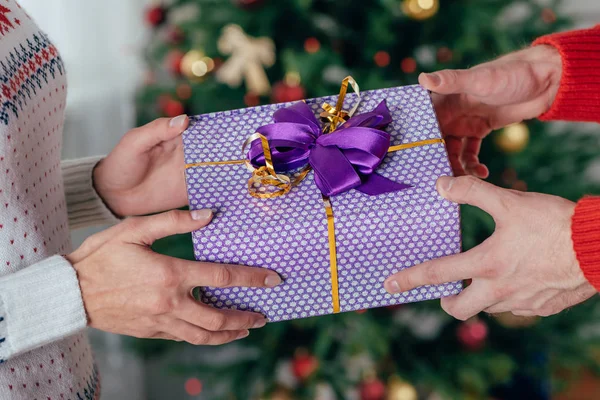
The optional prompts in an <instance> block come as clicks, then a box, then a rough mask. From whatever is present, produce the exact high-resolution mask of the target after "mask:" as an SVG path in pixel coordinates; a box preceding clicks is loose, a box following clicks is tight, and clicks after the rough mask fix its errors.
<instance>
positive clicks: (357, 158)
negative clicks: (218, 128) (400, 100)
mask: <svg viewBox="0 0 600 400" xmlns="http://www.w3.org/2000/svg"><path fill="white" fill-rule="evenodd" d="M273 117H274V119H275V123H273V124H269V125H265V126H262V127H260V128H258V129H257V132H258V133H261V134H262V135H264V136H265V137H266V138H267V139H268V141H269V147H270V149H271V156H272V159H273V166H274V168H275V170H276V171H277V172H288V171H292V170H295V169H297V168H300V167H303V166H305V165H306V164H307V163H308V164H310V166H311V167H312V169H313V170H314V171H315V183H316V184H317V187H318V188H319V189H320V190H321V192H322V193H323V194H324V195H325V196H335V195H337V194H340V193H344V192H347V191H348V190H351V189H356V190H359V191H360V192H362V193H365V194H368V195H370V196H376V195H379V194H382V193H389V192H397V191H400V190H404V189H407V188H409V187H411V186H410V185H407V184H404V183H398V182H394V181H392V180H390V179H388V178H385V177H383V176H381V175H378V174H377V173H375V170H376V169H377V167H378V166H379V165H380V164H381V162H382V161H383V158H384V157H385V155H386V154H387V152H388V149H389V147H390V142H391V136H390V134H389V133H387V132H386V131H384V129H385V127H387V126H388V125H389V124H390V123H391V122H392V117H391V115H390V111H389V110H388V108H387V105H386V103H385V100H384V101H382V102H381V103H380V104H379V105H378V106H377V107H376V108H375V109H374V110H373V111H371V112H367V113H364V114H359V115H356V116H354V117H352V118H350V119H349V120H348V121H346V122H345V123H343V124H342V125H341V126H340V127H339V128H338V129H336V130H335V131H333V132H331V133H328V134H324V133H323V132H322V130H321V127H320V125H319V122H318V121H317V118H316V117H315V115H314V114H313V112H312V110H311V109H310V107H309V106H308V105H307V104H306V103H304V102H299V103H296V104H294V105H292V106H290V107H287V108H282V109H280V110H277V111H276V112H275V114H274V115H273ZM248 158H249V160H250V162H251V163H252V165H253V166H255V167H260V166H264V165H265V156H264V153H263V149H262V145H261V143H260V140H256V141H254V142H253V143H252V145H251V147H250V151H249V153H248Z"/></svg>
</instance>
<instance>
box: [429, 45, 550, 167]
mask: <svg viewBox="0 0 600 400" xmlns="http://www.w3.org/2000/svg"><path fill="white" fill-rule="evenodd" d="M561 75H562V60H561V57H560V54H559V53H558V51H557V50H556V49H555V48H554V47H551V46H546V45H542V46H534V47H530V48H527V49H525V50H521V51H517V52H515V53H511V54H508V55H506V56H504V57H500V58H498V59H497V60H494V61H491V62H488V63H485V64H481V65H478V66H476V67H473V68H471V69H467V70H444V71H438V72H435V73H432V74H421V76H419V83H420V84H421V85H423V86H424V87H425V88H426V89H428V90H430V91H432V92H433V95H432V97H433V103H434V106H435V109H436V112H437V115H438V119H439V121H440V126H441V128H442V132H443V134H444V137H445V139H446V146H447V147H448V153H449V156H450V162H451V164H452V168H453V170H454V172H455V174H456V175H465V174H470V175H475V176H477V177H480V178H486V177H487V176H488V174H489V172H488V169H487V167H486V166H485V165H483V164H481V163H480V162H479V149H480V146H481V141H482V139H483V138H485V137H486V136H487V135H488V134H489V133H490V132H491V131H492V130H495V129H499V128H502V127H505V126H507V125H510V124H513V123H517V122H521V121H523V120H526V119H532V118H536V117H538V116H540V115H541V114H543V113H544V112H546V111H548V110H549V109H550V107H551V105H552V103H553V102H554V98H555V97H556V93H557V92H558V88H559V84H560V79H561Z"/></svg>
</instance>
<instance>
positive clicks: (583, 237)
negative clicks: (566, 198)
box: [571, 197, 600, 291]
mask: <svg viewBox="0 0 600 400" xmlns="http://www.w3.org/2000/svg"><path fill="white" fill-rule="evenodd" d="M599 227H600V197H586V198H583V199H581V200H580V201H579V202H578V203H577V205H576V206H575V213H574V214H573V220H572V225H571V231H572V238H573V249H574V250H575V254H576V255H577V260H578V261H579V266H580V267H581V269H582V271H583V274H584V275H585V277H586V279H587V280H588V281H589V282H590V283H591V284H592V285H593V286H594V287H595V288H596V290H598V291H600V234H599V233H598V228H599Z"/></svg>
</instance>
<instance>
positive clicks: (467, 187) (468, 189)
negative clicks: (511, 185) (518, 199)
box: [436, 176, 517, 221]
mask: <svg viewBox="0 0 600 400" xmlns="http://www.w3.org/2000/svg"><path fill="white" fill-rule="evenodd" d="M436 188H437V190H438V192H439V193H440V195H442V196H443V197H444V198H446V199H448V200H450V201H453V202H455V203H458V204H469V205H472V206H475V207H478V208H480V209H482V210H483V211H485V212H487V213H488V214H490V215H491V216H492V217H494V219H495V220H496V221H497V220H498V219H499V218H501V217H502V216H504V215H506V213H508V211H509V209H508V207H509V206H510V204H511V201H513V200H514V198H515V196H517V195H516V192H514V191H510V190H507V189H502V188H499V187H497V186H494V185H492V184H491V183H487V182H485V181H482V180H481V179H477V178H475V177H472V176H461V177H458V178H453V177H449V176H442V177H440V178H439V179H438V181H437V184H436Z"/></svg>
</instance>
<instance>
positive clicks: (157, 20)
mask: <svg viewBox="0 0 600 400" xmlns="http://www.w3.org/2000/svg"><path fill="white" fill-rule="evenodd" d="M166 17H167V10H166V9H165V8H164V7H163V6H153V7H150V8H148V9H147V10H146V22H147V23H148V24H150V26H153V27H157V26H159V25H160V24H162V23H163V22H165V19H166Z"/></svg>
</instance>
